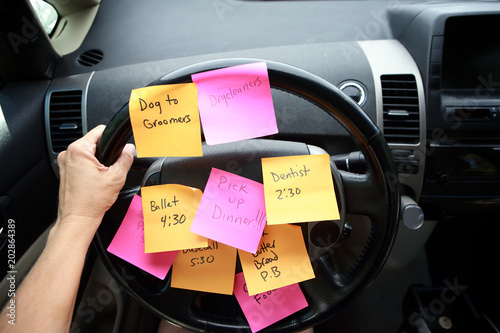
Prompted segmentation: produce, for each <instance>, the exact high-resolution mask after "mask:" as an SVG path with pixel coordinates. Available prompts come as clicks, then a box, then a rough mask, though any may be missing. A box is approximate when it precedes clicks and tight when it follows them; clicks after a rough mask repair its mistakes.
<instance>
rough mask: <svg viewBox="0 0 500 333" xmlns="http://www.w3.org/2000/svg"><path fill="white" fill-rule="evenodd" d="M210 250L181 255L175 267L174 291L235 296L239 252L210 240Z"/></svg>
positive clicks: (173, 269) (175, 261)
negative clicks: (175, 289)
mask: <svg viewBox="0 0 500 333" xmlns="http://www.w3.org/2000/svg"><path fill="white" fill-rule="evenodd" d="M208 244H209V245H208V247H204V248H198V249H189V250H182V251H179V253H178V254H177V257H175V260H174V264H173V266H172V282H171V284H170V285H171V286H172V287H174V288H182V289H189V290H198V291H206V292H211V293H217V294H226V295H231V294H232V293H233V285H234V273H235V269H236V249H235V248H234V247H231V246H228V245H225V244H222V243H219V242H215V241H212V240H210V241H209V242H208Z"/></svg>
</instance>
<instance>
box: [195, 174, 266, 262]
mask: <svg viewBox="0 0 500 333" xmlns="http://www.w3.org/2000/svg"><path fill="white" fill-rule="evenodd" d="M265 225H266V211H265V202H264V189H263V186H262V184H260V183H257V182H255V181H253V180H250V179H247V178H244V177H241V176H238V175H235V174H232V173H229V172H226V171H223V170H219V169H216V168H213V169H212V172H211V173H210V177H209V178H208V182H207V185H206V187H205V191H204V193H203V197H202V198H201V202H200V205H199V207H198V211H197V212H196V216H195V218H194V221H193V225H192V226H191V231H192V232H194V233H196V234H198V235H201V236H204V237H207V238H209V239H213V240H216V241H218V242H221V243H224V244H226V245H230V246H233V247H235V248H238V249H242V250H244V251H248V252H252V253H253V252H255V251H256V250H257V247H258V245H259V240H260V237H261V236H262V231H263V230H264V227H265Z"/></svg>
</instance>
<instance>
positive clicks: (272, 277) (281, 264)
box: [238, 224, 314, 295]
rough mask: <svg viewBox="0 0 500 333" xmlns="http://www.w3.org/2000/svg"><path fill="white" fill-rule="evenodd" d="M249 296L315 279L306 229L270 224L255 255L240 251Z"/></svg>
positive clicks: (289, 225)
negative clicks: (304, 232)
mask: <svg viewBox="0 0 500 333" xmlns="http://www.w3.org/2000/svg"><path fill="white" fill-rule="evenodd" d="M238 255H239V257H240V262H241V267H242V268H243V273H244V274H245V280H246V282H247V286H248V294H249V295H255V294H258V293H262V292H265V291H269V290H273V289H276V288H281V287H284V286H288V285H291V284H294V283H298V282H302V281H305V280H309V279H312V278H314V271H313V268H312V265H311V260H310V259H309V255H308V254H307V249H306V245H305V243H304V237H303V235H302V229H301V227H300V226H297V225H291V224H286V225H268V226H266V228H265V229H264V234H263V236H262V239H261V241H260V245H259V249H258V250H257V252H256V253H255V254H253V253H248V252H245V251H241V250H239V251H238Z"/></svg>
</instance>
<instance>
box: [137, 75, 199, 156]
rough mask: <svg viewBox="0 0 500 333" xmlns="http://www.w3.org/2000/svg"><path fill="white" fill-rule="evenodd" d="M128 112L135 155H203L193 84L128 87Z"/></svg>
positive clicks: (195, 92) (196, 98) (195, 91)
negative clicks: (129, 90)
mask: <svg viewBox="0 0 500 333" xmlns="http://www.w3.org/2000/svg"><path fill="white" fill-rule="evenodd" d="M129 114H130V122H131V124H132V131H133V133H134V139H135V145H136V149H137V157H159V156H202V155H203V152H202V149H201V128H200V116H199V113H198V95H197V90H196V85H195V84H194V83H182V84H171V85H161V86H151V87H145V88H140V89H135V90H132V93H131V94H130V101H129Z"/></svg>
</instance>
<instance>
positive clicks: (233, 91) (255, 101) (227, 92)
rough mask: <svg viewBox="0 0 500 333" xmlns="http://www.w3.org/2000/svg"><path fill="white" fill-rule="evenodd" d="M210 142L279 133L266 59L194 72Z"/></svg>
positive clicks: (205, 132)
mask: <svg viewBox="0 0 500 333" xmlns="http://www.w3.org/2000/svg"><path fill="white" fill-rule="evenodd" d="M191 77H192V80H193V82H195V83H196V85H197V87H198V106H199V109H200V117H201V123H202V125H203V131H204V134H205V139H206V142H207V144H209V145H213V144H219V143H227V142H234V141H240V140H245V139H250V138H256V137H261V136H265V135H271V134H276V133H278V126H277V124H276V115H275V113H274V107H273V101H272V96H271V88H270V84H269V76H268V73H267V65H266V63H265V62H260V63H253V64H246V65H240V66H234V67H227V68H222V69H218V70H213V71H209V72H203V73H199V74H194V75H192V76H191Z"/></svg>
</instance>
